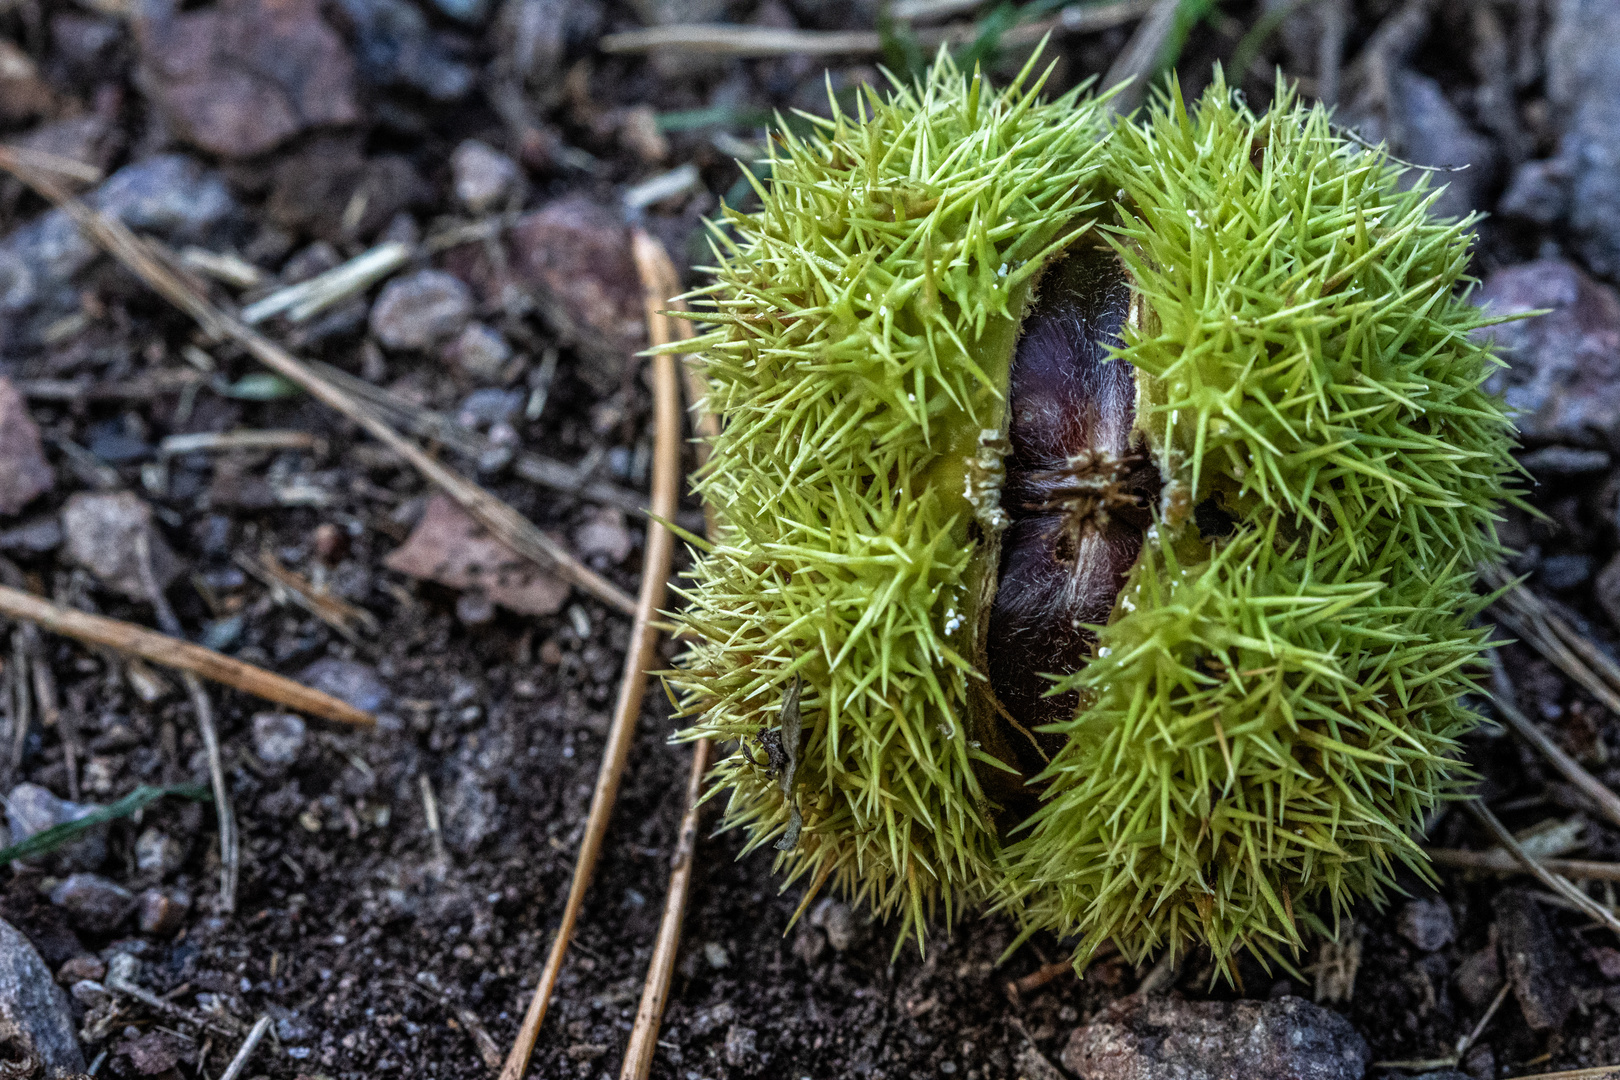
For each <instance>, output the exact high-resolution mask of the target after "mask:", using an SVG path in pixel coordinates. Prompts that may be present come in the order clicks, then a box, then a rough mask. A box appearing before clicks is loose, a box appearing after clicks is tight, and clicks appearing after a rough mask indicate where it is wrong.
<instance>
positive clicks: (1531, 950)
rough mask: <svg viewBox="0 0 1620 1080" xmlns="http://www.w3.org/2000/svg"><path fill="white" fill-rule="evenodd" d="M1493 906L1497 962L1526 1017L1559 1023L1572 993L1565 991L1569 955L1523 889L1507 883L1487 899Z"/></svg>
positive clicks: (1533, 1022)
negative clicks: (1499, 954) (1509, 886)
mask: <svg viewBox="0 0 1620 1080" xmlns="http://www.w3.org/2000/svg"><path fill="white" fill-rule="evenodd" d="M1491 907H1492V909H1493V910H1494V911H1495V912H1496V928H1497V935H1498V937H1497V941H1498V947H1499V948H1500V949H1501V953H1502V968H1503V971H1504V973H1505V974H1506V975H1507V978H1508V981H1509V982H1510V983H1512V984H1513V996H1514V997H1515V998H1517V999H1518V1002H1519V1009H1520V1011H1521V1012H1523V1013H1524V1020H1525V1023H1527V1024H1529V1025H1530V1027H1531V1028H1532V1029H1534V1030H1536V1031H1556V1030H1558V1029H1559V1028H1561V1027H1563V1026H1564V1021H1565V1020H1567V1019H1568V1018H1569V1013H1570V1010H1571V1009H1573V1008H1574V1007H1575V996H1574V994H1572V993H1571V992H1570V986H1569V971H1570V967H1571V962H1570V958H1569V956H1568V955H1567V954H1566V953H1565V952H1564V950H1563V948H1562V947H1561V946H1560V945H1559V944H1558V939H1557V938H1556V937H1554V936H1553V932H1552V927H1551V926H1549V925H1548V923H1547V916H1546V915H1545V914H1544V913H1543V912H1542V910H1541V905H1540V904H1538V903H1537V902H1536V901H1535V899H1534V898H1533V897H1532V896H1531V895H1530V894H1529V893H1527V892H1525V891H1523V890H1522V889H1507V890H1504V891H1503V892H1501V893H1498V894H1497V896H1496V897H1495V899H1494V900H1492V901H1491Z"/></svg>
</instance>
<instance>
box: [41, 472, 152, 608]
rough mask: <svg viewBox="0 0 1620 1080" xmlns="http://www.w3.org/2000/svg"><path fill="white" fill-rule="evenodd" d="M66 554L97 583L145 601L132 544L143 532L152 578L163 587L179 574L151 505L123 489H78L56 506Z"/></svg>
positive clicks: (144, 587) (134, 544) (144, 591)
mask: <svg viewBox="0 0 1620 1080" xmlns="http://www.w3.org/2000/svg"><path fill="white" fill-rule="evenodd" d="M62 530H63V532H64V533H65V534H66V537H67V548H68V555H69V556H70V557H71V558H72V559H73V561H74V562H77V563H78V564H79V565H81V566H83V567H85V568H86V569H87V570H89V571H90V572H91V573H93V574H95V575H96V577H98V578H100V579H101V583H102V584H103V585H105V586H106V587H107V588H109V589H112V590H114V591H115V592H120V593H123V594H124V595H125V596H128V597H130V598H131V599H134V600H147V599H149V596H148V593H147V589H146V585H145V583H144V582H143V580H142V575H141V565H140V561H139V559H138V557H137V555H136V551H137V548H136V543H137V540H138V538H139V537H141V536H145V538H146V544H147V547H148V549H149V550H150V551H151V555H152V576H153V577H154V578H155V579H156V580H157V584H158V587H159V588H168V586H169V584H170V583H171V582H172V581H174V579H175V578H176V577H178V576H179V575H180V560H179V559H178V558H177V557H176V556H175V554H174V551H173V550H172V549H170V547H169V544H168V541H166V540H164V539H163V534H162V533H161V532H159V531H158V530H157V527H156V526H155V525H154V524H153V523H152V507H151V506H149V505H148V504H147V503H146V502H145V501H143V500H142V499H141V498H140V496H138V495H136V494H134V493H133V492H128V491H119V492H84V491H81V492H78V493H76V494H75V495H73V497H71V498H70V499H68V501H67V505H66V506H64V507H63V508H62Z"/></svg>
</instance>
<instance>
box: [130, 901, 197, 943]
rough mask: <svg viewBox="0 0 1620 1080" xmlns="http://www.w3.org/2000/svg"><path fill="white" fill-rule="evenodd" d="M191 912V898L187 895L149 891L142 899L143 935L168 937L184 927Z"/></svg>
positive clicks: (141, 923) (141, 925)
mask: <svg viewBox="0 0 1620 1080" xmlns="http://www.w3.org/2000/svg"><path fill="white" fill-rule="evenodd" d="M190 910H191V897H190V896H188V895H186V894H185V893H180V892H176V893H167V892H164V891H163V890H162V889H147V890H146V891H145V892H143V893H141V898H140V919H139V925H140V928H141V933H143V934H156V935H158V936H159V937H168V936H170V935H171V934H174V933H175V932H176V931H178V930H179V929H180V927H181V926H182V925H184V923H185V921H186V912H188V911H190Z"/></svg>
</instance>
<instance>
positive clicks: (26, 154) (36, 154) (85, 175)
mask: <svg viewBox="0 0 1620 1080" xmlns="http://www.w3.org/2000/svg"><path fill="white" fill-rule="evenodd" d="M5 152H6V153H8V154H14V155H16V157H17V159H18V160H20V161H25V162H27V163H28V164H29V165H31V166H33V167H34V168H36V169H39V170H41V171H43V172H48V173H55V174H56V175H57V176H60V177H63V178H64V179H67V180H77V181H79V183H81V184H99V183H101V181H102V178H103V176H104V175H105V174H104V173H103V172H102V171H101V170H100V169H98V168H96V167H95V166H94V165H86V164H85V163H84V162H82V161H80V160H79V159H77V158H70V157H65V156H63V155H62V154H53V153H51V152H50V151H49V150H36V149H34V148H33V147H31V146H16V145H13V144H11V143H7V144H5Z"/></svg>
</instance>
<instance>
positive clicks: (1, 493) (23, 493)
mask: <svg viewBox="0 0 1620 1080" xmlns="http://www.w3.org/2000/svg"><path fill="white" fill-rule="evenodd" d="M55 485H56V473H54V472H52V471H51V463H50V462H48V461H46V460H45V451H44V448H43V447H42V446H41V445H40V441H39V425H38V424H35V423H34V418H33V417H32V416H30V415H29V414H28V402H26V401H24V400H23V396H22V395H21V394H20V393H18V392H17V388H16V387H15V386H13V385H12V383H11V380H10V379H8V378H4V377H0V516H10V515H12V514H15V513H16V512H17V511H19V510H21V509H22V508H23V507H25V506H27V505H28V504H29V503H30V502H32V501H33V500H34V499H35V498H36V497H38V496H40V495H43V494H44V493H45V492H47V491H49V490H51V488H52V487H54V486H55Z"/></svg>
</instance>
